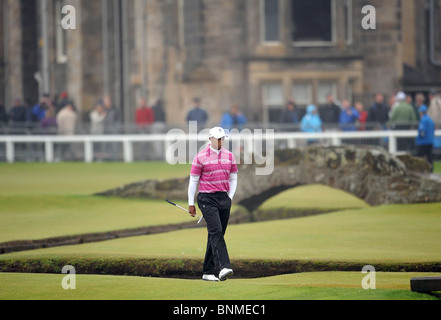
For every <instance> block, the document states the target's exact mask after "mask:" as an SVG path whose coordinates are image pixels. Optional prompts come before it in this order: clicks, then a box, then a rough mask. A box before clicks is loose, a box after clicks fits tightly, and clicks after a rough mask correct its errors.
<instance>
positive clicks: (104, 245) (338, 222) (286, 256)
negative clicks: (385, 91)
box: [0, 203, 441, 265]
mask: <svg viewBox="0 0 441 320" xmlns="http://www.w3.org/2000/svg"><path fill="white" fill-rule="evenodd" d="M439 230H441V203H435V204H419V205H395V206H385V207H372V208H366V209H359V210H348V211H342V212H337V213H331V214H327V215H321V216H314V217H307V218H299V219H291V220H283V221H271V222H261V223H252V224H241V225H232V226H229V228H228V230H227V234H226V240H227V244H228V249H229V253H230V257H231V259H240V260H244V259H264V260H265V259H269V260H271V259H275V260H311V261H343V262H344V261H349V262H361V263H365V264H372V265H375V263H406V262H409V263H413V262H441V250H439V243H441V233H440V232H439ZM205 245H206V231H205V230H202V229H192V230H182V231H176V232H171V233H166V234H157V235H151V236H140V237H134V238H124V239H117V240H110V241H104V242H99V243H93V244H84V245H79V246H68V247H63V248H50V249H42V250H35V251H27V252H18V253H12V254H6V255H2V256H0V259H8V258H9V259H10V258H13V259H14V258H36V257H46V258H48V257H69V256H72V257H85V258H106V257H108V258H110V257H113V258H115V257H120V258H178V259H194V258H201V257H203V255H204V252H205Z"/></svg>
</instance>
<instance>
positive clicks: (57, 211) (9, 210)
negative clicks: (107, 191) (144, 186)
mask: <svg viewBox="0 0 441 320" xmlns="http://www.w3.org/2000/svg"><path fill="white" fill-rule="evenodd" d="M0 208H1V210H0V221H1V223H0V243H2V242H9V241H17V240H38V239H46V238H52V237H61V236H72V235H80V234H87V233H97V232H107V231H115V230H125V229H135V228H139V227H148V226H159V225H169V224H179V223H184V222H191V221H192V218H191V217H190V216H189V215H186V214H185V212H180V211H178V210H176V208H174V207H172V206H170V205H167V204H166V203H165V202H164V201H161V200H150V199H149V200H145V199H144V200H143V199H120V198H104V197H91V196H62V195H58V196H48V195H40V196H28V195H26V196H0ZM195 223H196V221H195Z"/></svg>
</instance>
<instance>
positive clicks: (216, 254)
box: [197, 192, 231, 275]
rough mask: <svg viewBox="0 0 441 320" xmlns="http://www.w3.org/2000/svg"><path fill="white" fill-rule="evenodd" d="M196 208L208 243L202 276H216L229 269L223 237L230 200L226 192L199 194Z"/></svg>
mask: <svg viewBox="0 0 441 320" xmlns="http://www.w3.org/2000/svg"><path fill="white" fill-rule="evenodd" d="M197 200H198V206H199V209H200V210H201V211H202V214H203V215H204V219H205V222H206V223H207V231H208V241H207V251H206V253H205V261H204V269H203V273H204V274H213V275H216V274H218V273H219V272H220V271H221V270H222V269H223V268H231V265H230V258H229V256H228V251H227V245H226V243H225V239H224V235H225V231H227V225H228V220H229V219H230V209H231V199H230V197H228V194H227V193H226V192H216V193H199V194H198V197H197Z"/></svg>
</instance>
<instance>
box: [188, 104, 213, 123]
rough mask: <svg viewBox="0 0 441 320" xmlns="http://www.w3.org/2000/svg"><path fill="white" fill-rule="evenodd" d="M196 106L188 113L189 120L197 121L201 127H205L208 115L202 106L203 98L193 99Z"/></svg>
mask: <svg viewBox="0 0 441 320" xmlns="http://www.w3.org/2000/svg"><path fill="white" fill-rule="evenodd" d="M193 103H194V108H193V109H192V110H190V111H189V112H188V114H187V122H191V121H196V122H197V124H198V127H199V128H203V127H205V125H206V123H207V120H208V115H207V112H206V111H205V110H204V109H202V107H201V100H200V99H199V98H194V99H193Z"/></svg>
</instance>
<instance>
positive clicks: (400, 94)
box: [395, 92, 406, 101]
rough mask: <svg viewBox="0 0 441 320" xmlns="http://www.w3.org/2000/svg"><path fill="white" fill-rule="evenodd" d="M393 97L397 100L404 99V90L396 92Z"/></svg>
mask: <svg viewBox="0 0 441 320" xmlns="http://www.w3.org/2000/svg"><path fill="white" fill-rule="evenodd" d="M395 99H397V100H398V101H404V100H406V94H405V93H404V92H398V94H397V95H396V97H395Z"/></svg>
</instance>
